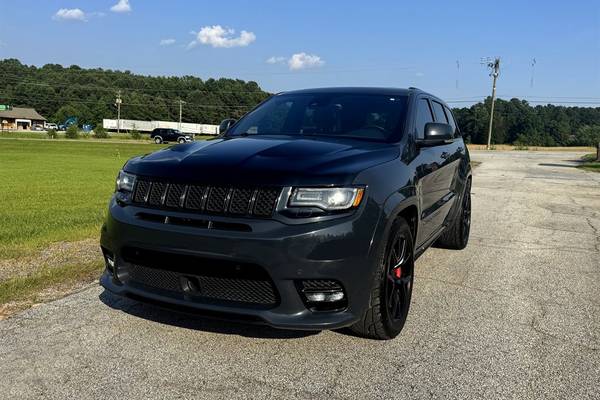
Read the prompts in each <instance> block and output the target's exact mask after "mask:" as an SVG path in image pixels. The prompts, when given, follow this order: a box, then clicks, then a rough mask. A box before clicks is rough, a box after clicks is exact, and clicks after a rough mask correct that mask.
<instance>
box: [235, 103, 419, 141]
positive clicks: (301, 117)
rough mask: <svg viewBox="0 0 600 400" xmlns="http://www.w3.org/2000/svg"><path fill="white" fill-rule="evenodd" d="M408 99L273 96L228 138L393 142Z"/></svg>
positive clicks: (399, 128) (402, 119) (238, 125)
mask: <svg viewBox="0 0 600 400" xmlns="http://www.w3.org/2000/svg"><path fill="white" fill-rule="evenodd" d="M406 103H407V96H402V95H398V96H390V95H379V94H362V93H358V94H357V93H290V94H283V95H278V96H273V97H272V98H271V99H269V100H267V101H266V102H265V103H263V104H262V105H261V106H260V107H258V108H257V109H255V110H254V111H252V112H251V113H250V114H248V115H246V116H245V117H244V118H242V119H241V120H240V121H239V122H238V123H237V124H236V125H235V126H234V127H233V128H232V129H231V130H230V131H228V132H227V136H242V135H304V136H309V135H314V136H338V137H347V138H357V139H367V140H376V141H392V140H394V139H397V138H398V137H399V136H400V133H401V131H402V126H403V124H404V116H405V114H406Z"/></svg>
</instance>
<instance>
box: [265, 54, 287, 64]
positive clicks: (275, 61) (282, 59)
mask: <svg viewBox="0 0 600 400" xmlns="http://www.w3.org/2000/svg"><path fill="white" fill-rule="evenodd" d="M285 61H286V58H285V57H276V56H273V57H269V58H267V64H282V63H284V62H285Z"/></svg>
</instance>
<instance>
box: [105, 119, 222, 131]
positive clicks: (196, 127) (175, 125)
mask: <svg viewBox="0 0 600 400" xmlns="http://www.w3.org/2000/svg"><path fill="white" fill-rule="evenodd" d="M102 126H103V127H104V129H109V130H114V131H116V130H117V120H116V119H103V120H102ZM156 128H170V129H180V130H181V132H183V133H191V134H195V135H218V134H219V125H210V124H193V123H189V122H182V123H181V128H180V126H179V122H173V121H140V120H134V119H122V120H121V121H120V130H123V131H133V130H137V131H139V132H148V133H149V132H152V131H153V130H154V129H156Z"/></svg>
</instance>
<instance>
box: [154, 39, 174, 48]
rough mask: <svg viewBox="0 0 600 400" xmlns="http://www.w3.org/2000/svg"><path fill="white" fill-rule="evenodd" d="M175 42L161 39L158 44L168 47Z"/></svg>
mask: <svg viewBox="0 0 600 400" xmlns="http://www.w3.org/2000/svg"><path fill="white" fill-rule="evenodd" d="M175 42H176V40H175V39H162V40H161V41H160V42H159V43H158V44H159V45H160V46H170V45H172V44H175Z"/></svg>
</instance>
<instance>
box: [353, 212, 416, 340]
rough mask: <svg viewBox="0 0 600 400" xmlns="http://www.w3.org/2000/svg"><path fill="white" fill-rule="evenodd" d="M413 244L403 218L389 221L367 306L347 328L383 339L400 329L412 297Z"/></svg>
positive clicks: (388, 337)
mask: <svg viewBox="0 0 600 400" xmlns="http://www.w3.org/2000/svg"><path fill="white" fill-rule="evenodd" d="M413 251H414V245H413V238H412V234H411V230H410V227H409V226H408V223H407V222H406V221H405V220H404V218H400V217H399V218H398V219H396V221H394V223H393V224H392V227H391V229H390V233H389V234H388V238H387V243H386V245H385V246H384V248H383V249H382V252H381V254H380V255H379V257H378V266H377V271H376V275H375V278H374V279H373V286H372V288H371V296H370V299H369V308H368V309H367V311H366V312H365V314H364V315H363V316H362V318H361V320H360V321H358V322H357V323H356V324H354V325H352V326H351V327H350V329H351V330H352V331H354V332H355V333H357V334H358V335H360V336H363V337H366V338H371V339H378V340H387V339H393V338H395V337H396V336H398V334H399V333H400V332H401V331H402V328H403V327H404V323H405V322H406V318H407V316H408V311H409V309H410V301H411V297H412V287H413V276H414V273H413V271H414V257H413Z"/></svg>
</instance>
